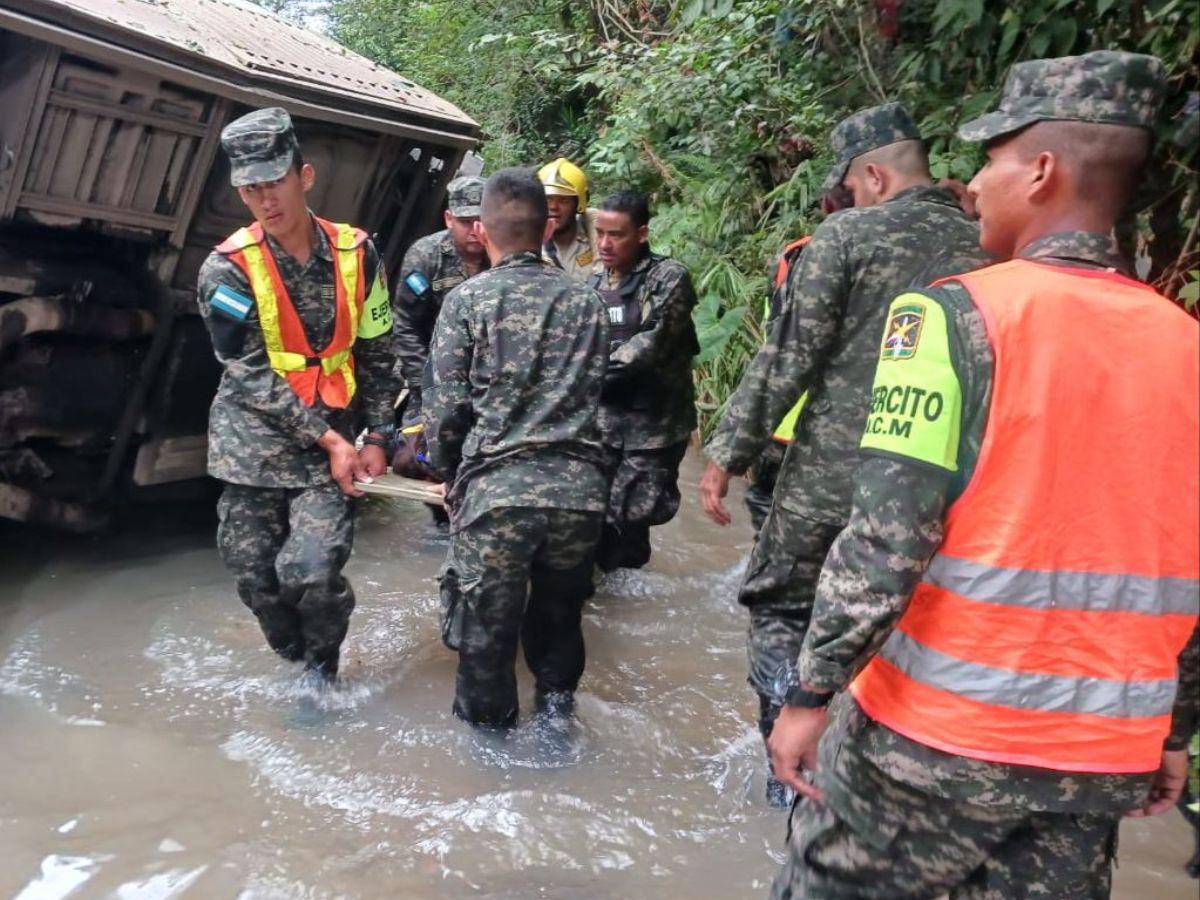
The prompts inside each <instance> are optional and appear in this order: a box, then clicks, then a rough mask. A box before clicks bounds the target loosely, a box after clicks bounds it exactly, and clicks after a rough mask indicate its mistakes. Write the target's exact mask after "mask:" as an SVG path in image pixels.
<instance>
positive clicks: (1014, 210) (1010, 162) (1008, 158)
mask: <svg viewBox="0 0 1200 900" xmlns="http://www.w3.org/2000/svg"><path fill="white" fill-rule="evenodd" d="M1031 163H1036V161H1031V160H1029V159H1026V158H1025V154H1024V153H1022V152H1021V147H1020V142H1019V141H1018V140H1016V139H1014V137H1007V138H1001V139H1000V140H997V141H992V142H991V143H990V144H988V146H987V161H986V162H985V163H984V164H983V168H982V169H980V170H979V171H978V172H977V173H976V174H975V177H974V178H972V179H971V183H970V184H969V185H967V192H968V193H969V194H970V196H971V198H972V199H973V200H974V201H975V211H976V213H977V214H978V216H979V245H980V246H981V247H982V248H983V249H984V250H986V251H987V252H988V253H990V254H991V255H992V256H994V257H996V258H997V259H1002V260H1003V259H1011V258H1012V257H1013V256H1014V255H1015V254H1016V252H1017V250H1019V249H1020V241H1021V235H1022V233H1023V232H1024V231H1025V230H1027V227H1028V225H1029V223H1030V217H1031V215H1033V214H1036V209H1035V208H1034V205H1033V204H1031V203H1030V200H1031V199H1032V198H1031V188H1033V187H1035V186H1036V184H1037V181H1038V173H1037V172H1036V171H1035V170H1036V168H1037V167H1036V165H1035V164H1032V165H1031Z"/></svg>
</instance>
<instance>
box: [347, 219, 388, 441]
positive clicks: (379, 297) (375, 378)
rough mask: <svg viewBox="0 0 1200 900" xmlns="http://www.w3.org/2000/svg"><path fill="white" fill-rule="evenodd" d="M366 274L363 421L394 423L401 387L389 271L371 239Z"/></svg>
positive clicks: (360, 363) (357, 344)
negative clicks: (392, 316)
mask: <svg viewBox="0 0 1200 900" xmlns="http://www.w3.org/2000/svg"><path fill="white" fill-rule="evenodd" d="M364 268H365V271H364V272H363V275H364V277H365V278H366V279H367V293H366V302H365V303H364V304H363V320H362V323H361V325H360V327H359V332H358V337H357V338H356V339H355V341H354V366H355V376H356V378H357V381H358V391H359V402H360V404H361V405H360V407H359V408H360V410H361V414H362V421H363V424H365V425H383V424H390V423H391V421H392V418H393V415H392V409H393V407H394V405H395V402H396V394H397V393H399V387H398V386H397V384H396V378H395V375H394V374H393V372H394V370H395V368H396V353H395V344H394V338H393V337H392V322H391V305H390V304H389V302H388V298H387V273H386V272H385V271H384V268H383V262H382V261H381V260H380V259H379V252H378V251H377V250H376V249H375V244H374V243H373V242H370V241H368V242H367V246H366V253H365V266H364Z"/></svg>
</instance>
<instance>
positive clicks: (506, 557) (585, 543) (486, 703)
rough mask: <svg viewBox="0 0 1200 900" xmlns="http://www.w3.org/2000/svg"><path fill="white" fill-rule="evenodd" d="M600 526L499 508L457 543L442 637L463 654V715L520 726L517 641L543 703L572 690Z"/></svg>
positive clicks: (445, 579) (455, 538) (588, 518)
mask: <svg viewBox="0 0 1200 900" xmlns="http://www.w3.org/2000/svg"><path fill="white" fill-rule="evenodd" d="M600 525H601V516H600V513H588V512H580V511H576V510H567V509H537V508H532V507H501V508H498V509H493V510H491V511H489V512H487V513H485V514H484V515H482V516H480V517H479V518H478V519H476V520H475V521H474V522H472V523H471V524H470V525H468V526H467V527H466V528H464V529H462V530H461V531H459V532H457V533H455V534H453V535H452V536H451V538H450V551H449V553H448V554H447V557H446V565H445V566H444V567H443V569H442V574H441V578H440V580H441V592H442V612H443V621H442V636H443V640H445V642H446V644H447V645H448V646H449V647H451V649H457V650H458V675H457V679H456V683H455V693H454V713H455V714H456V715H457V716H459V717H460V718H463V719H465V720H466V721H468V722H470V723H472V724H475V725H497V726H507V725H512V724H514V723H515V722H516V720H517V710H518V703H517V677H516V671H515V668H516V659H517V644H518V641H519V642H520V644H521V646H522V648H523V649H524V652H525V662H526V664H527V665H528V666H529V669H530V671H531V672H533V676H534V680H535V684H536V688H537V694H538V701H539V703H540V702H542V701H543V700H544V699H545V698H547V697H552V696H554V695H559V696H560V697H561V696H562V695H567V696H569V695H571V694H573V693H574V691H575V688H576V687H577V686H578V684H579V679H580V677H581V676H582V675H583V666H584V647H583V629H582V625H581V618H582V612H583V604H584V602H585V601H586V600H587V599H588V598H589V597H590V596H592V564H593V559H594V556H595V550H596V542H597V540H598V539H599V537H600Z"/></svg>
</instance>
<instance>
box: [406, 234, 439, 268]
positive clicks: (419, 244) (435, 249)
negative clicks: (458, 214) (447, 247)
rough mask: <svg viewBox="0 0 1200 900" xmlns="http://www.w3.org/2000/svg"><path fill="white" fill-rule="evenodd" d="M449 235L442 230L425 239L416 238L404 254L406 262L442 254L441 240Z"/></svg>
mask: <svg viewBox="0 0 1200 900" xmlns="http://www.w3.org/2000/svg"><path fill="white" fill-rule="evenodd" d="M448 234H449V231H448V230H447V229H445V228H443V229H442V230H441V231H435V232H434V233H433V234H427V235H425V237H420V238H417V239H416V240H415V241H413V242H412V243H411V244H410V245H409V247H408V252H407V253H405V254H404V258H405V259H406V260H407V259H409V258H410V257H411V258H414V259H415V258H421V259H426V258H429V257H434V256H437V255H438V254H440V253H441V252H442V240H443V239H444V238H445V237H446V236H447V235H448Z"/></svg>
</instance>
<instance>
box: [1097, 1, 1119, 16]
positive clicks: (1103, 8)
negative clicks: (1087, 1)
mask: <svg viewBox="0 0 1200 900" xmlns="http://www.w3.org/2000/svg"><path fill="white" fill-rule="evenodd" d="M1116 2H1117V0H1096V15H1098V16H1102V15H1104V14H1105V13H1106V12H1108V11H1109V10H1110V9H1112V8H1113V6H1114V5H1115V4H1116Z"/></svg>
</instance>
